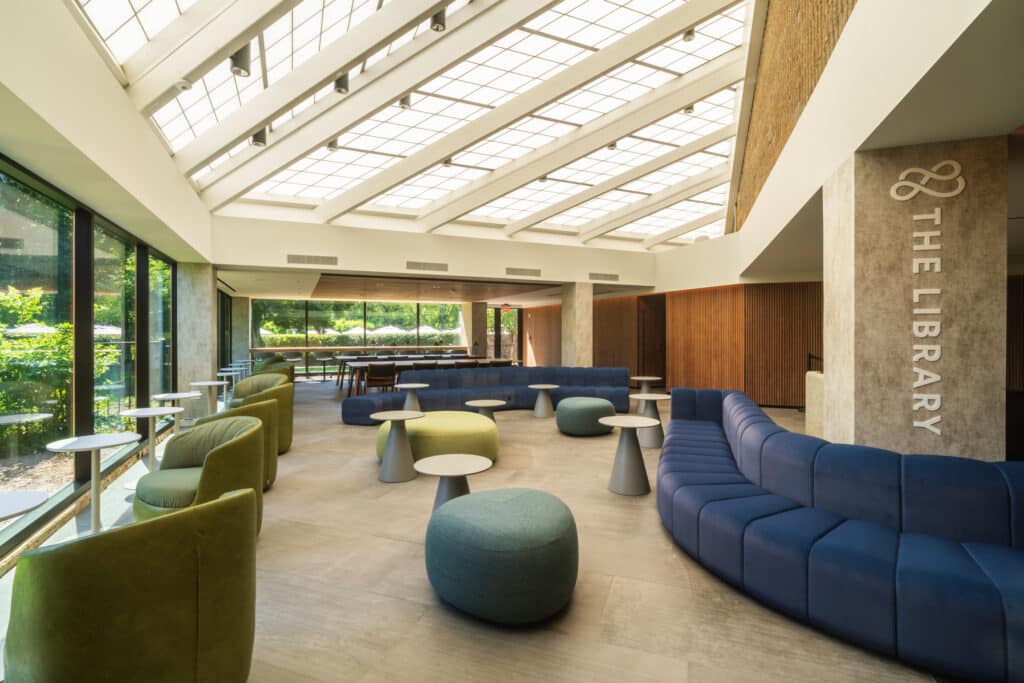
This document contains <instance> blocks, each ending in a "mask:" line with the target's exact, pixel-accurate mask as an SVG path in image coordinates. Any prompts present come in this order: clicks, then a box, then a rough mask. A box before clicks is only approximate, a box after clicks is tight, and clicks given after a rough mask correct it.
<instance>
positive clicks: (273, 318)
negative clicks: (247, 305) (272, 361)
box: [251, 299, 307, 348]
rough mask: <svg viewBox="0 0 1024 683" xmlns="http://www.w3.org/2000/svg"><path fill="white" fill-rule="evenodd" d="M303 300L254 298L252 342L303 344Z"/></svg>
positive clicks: (262, 343)
mask: <svg viewBox="0 0 1024 683" xmlns="http://www.w3.org/2000/svg"><path fill="white" fill-rule="evenodd" d="M305 330H306V302H305V301H288V300H284V299H281V300H278V299H254V300H253V302H252V335H251V338H252V345H253V346H267V347H271V348H281V347H286V348H287V347H295V346H306V345H307V344H306V332H305Z"/></svg>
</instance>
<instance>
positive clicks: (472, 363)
mask: <svg viewBox="0 0 1024 683" xmlns="http://www.w3.org/2000/svg"><path fill="white" fill-rule="evenodd" d="M479 365H480V363H479V362H478V361H477V360H476V359H471V360H457V361H455V367H456V368H475V367H477V366H479Z"/></svg>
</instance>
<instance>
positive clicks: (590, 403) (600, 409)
mask: <svg viewBox="0 0 1024 683" xmlns="http://www.w3.org/2000/svg"><path fill="white" fill-rule="evenodd" d="M613 415H615V406H613V405H612V403H611V401H606V400H605V399H603V398H592V397H590V396H572V397H570V398H563V399H562V400H561V401H559V402H558V409H557V410H555V424H557V425H558V431H560V432H562V433H563V434H568V435H569V436H598V435H600V434H608V433H609V432H611V431H612V428H611V427H606V426H605V425H603V424H601V423H600V422H598V420H599V419H601V418H602V417H612V416H613Z"/></svg>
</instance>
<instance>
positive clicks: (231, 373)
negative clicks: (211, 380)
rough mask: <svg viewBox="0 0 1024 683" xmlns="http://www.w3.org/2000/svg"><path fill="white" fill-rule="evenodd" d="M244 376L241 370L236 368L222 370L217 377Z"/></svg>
mask: <svg viewBox="0 0 1024 683" xmlns="http://www.w3.org/2000/svg"><path fill="white" fill-rule="evenodd" d="M240 374H242V371H241V370H238V369H236V368H228V369H227V370H221V371H219V372H218V373H217V377H234V376H235V375H240Z"/></svg>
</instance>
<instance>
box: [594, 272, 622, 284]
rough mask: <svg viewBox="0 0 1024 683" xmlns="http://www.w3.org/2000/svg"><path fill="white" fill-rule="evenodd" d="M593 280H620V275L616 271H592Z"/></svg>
mask: <svg viewBox="0 0 1024 683" xmlns="http://www.w3.org/2000/svg"><path fill="white" fill-rule="evenodd" d="M590 279H591V280H600V281H601V282H618V281H619V276H618V275H617V274H615V273H591V274H590Z"/></svg>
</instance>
